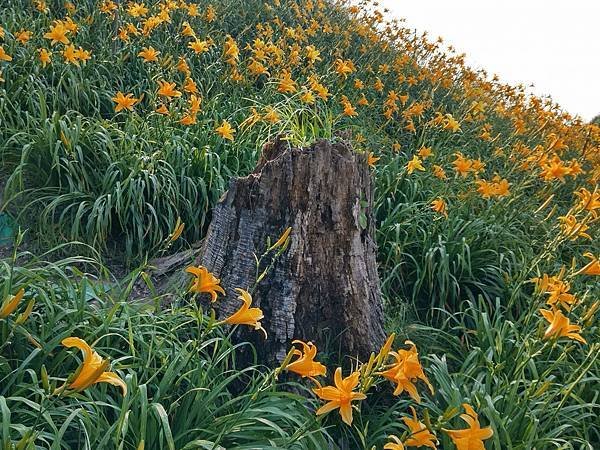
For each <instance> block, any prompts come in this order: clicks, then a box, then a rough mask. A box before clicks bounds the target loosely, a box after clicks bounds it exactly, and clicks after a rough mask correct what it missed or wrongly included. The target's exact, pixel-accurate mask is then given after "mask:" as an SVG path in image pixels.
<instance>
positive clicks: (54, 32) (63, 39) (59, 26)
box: [44, 22, 70, 45]
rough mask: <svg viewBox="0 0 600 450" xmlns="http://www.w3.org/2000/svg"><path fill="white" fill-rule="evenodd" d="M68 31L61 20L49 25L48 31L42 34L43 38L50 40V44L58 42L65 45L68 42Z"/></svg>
mask: <svg viewBox="0 0 600 450" xmlns="http://www.w3.org/2000/svg"><path fill="white" fill-rule="evenodd" d="M69 32H70V31H69V29H67V27H66V26H65V25H64V24H63V23H62V22H56V23H55V24H54V25H53V26H51V27H50V31H48V32H47V33H45V34H44V38H45V39H49V40H50V45H55V44H58V43H59V42H60V43H61V44H64V45H67V44H68V43H69V38H68V37H67V34H68V33H69Z"/></svg>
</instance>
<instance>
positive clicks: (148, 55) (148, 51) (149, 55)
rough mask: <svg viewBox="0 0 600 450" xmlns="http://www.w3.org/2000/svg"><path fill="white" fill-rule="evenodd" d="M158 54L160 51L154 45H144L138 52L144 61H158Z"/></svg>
mask: <svg viewBox="0 0 600 450" xmlns="http://www.w3.org/2000/svg"><path fill="white" fill-rule="evenodd" d="M158 55H160V52H159V51H158V50H156V49H155V48H154V47H152V46H150V47H144V48H142V51H140V52H139V53H138V56H139V57H140V58H142V59H143V60H144V62H155V61H158Z"/></svg>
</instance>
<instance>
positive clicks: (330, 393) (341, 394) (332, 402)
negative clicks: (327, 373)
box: [313, 367, 367, 425]
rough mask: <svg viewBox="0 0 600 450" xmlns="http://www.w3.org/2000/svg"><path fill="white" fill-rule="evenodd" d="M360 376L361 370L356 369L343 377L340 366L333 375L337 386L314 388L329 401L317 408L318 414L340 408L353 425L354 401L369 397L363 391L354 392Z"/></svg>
mask: <svg viewBox="0 0 600 450" xmlns="http://www.w3.org/2000/svg"><path fill="white" fill-rule="evenodd" d="M359 377H360V372H358V371H356V372H353V373H352V374H350V375H349V376H347V377H346V378H343V379H342V368H341V367H338V368H337V369H336V370H335V375H334V377H333V378H334V383H335V386H325V387H318V388H315V389H313V392H314V393H315V394H316V395H317V396H318V397H319V398H320V399H322V400H327V402H328V403H326V404H325V405H323V406H321V407H320V408H319V409H318V410H317V416H320V415H321V414H326V413H328V412H330V411H333V410H334V409H338V408H339V410H340V416H342V420H343V421H344V423H346V424H347V425H352V402H353V401H356V400H364V399H365V398H367V396H366V395H365V394H363V393H362V392H354V388H355V387H356V386H358V382H359Z"/></svg>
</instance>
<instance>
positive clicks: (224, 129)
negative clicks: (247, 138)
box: [215, 120, 235, 141]
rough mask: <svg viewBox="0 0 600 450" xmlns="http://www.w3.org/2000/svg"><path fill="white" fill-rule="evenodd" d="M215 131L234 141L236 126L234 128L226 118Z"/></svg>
mask: <svg viewBox="0 0 600 450" xmlns="http://www.w3.org/2000/svg"><path fill="white" fill-rule="evenodd" d="M215 131H216V132H217V134H218V135H219V136H221V137H222V138H223V139H229V140H230V141H233V133H235V128H233V127H232V126H231V124H230V123H229V122H227V121H226V120H224V121H223V123H222V124H221V125H220V126H218V127H217V128H216V129H215Z"/></svg>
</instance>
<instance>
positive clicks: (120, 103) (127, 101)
mask: <svg viewBox="0 0 600 450" xmlns="http://www.w3.org/2000/svg"><path fill="white" fill-rule="evenodd" d="M112 101H113V102H115V103H116V105H115V112H119V111H122V110H124V109H126V110H128V111H133V105H135V104H136V103H137V102H139V101H140V99H139V98H135V97H134V96H133V94H123V93H122V92H121V91H119V92H117V95H115V96H114V97H113V98H112Z"/></svg>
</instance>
